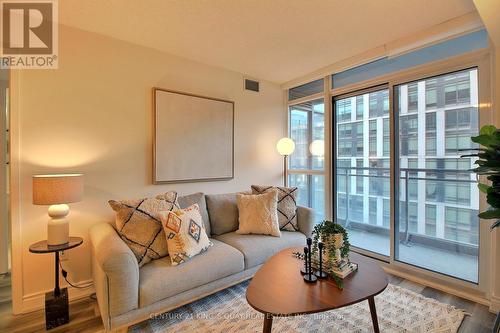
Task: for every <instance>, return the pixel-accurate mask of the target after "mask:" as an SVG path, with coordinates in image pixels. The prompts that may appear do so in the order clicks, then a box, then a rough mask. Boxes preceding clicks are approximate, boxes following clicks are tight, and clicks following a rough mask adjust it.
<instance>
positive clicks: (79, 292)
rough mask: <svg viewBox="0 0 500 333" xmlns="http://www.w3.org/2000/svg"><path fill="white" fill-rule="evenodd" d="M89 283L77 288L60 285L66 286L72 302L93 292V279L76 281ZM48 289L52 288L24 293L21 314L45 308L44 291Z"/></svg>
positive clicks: (64, 286)
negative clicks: (82, 287)
mask: <svg viewBox="0 0 500 333" xmlns="http://www.w3.org/2000/svg"><path fill="white" fill-rule="evenodd" d="M89 284H90V287H88V288H85V289H78V288H74V287H71V286H69V285H63V286H61V288H66V287H67V288H68V298H69V302H72V301H75V300H78V299H82V298H85V297H89V296H90V295H92V294H93V293H95V290H94V285H93V280H86V281H81V282H79V283H76V284H75V285H77V286H86V285H89ZM48 291H52V289H51V290H46V291H41V292H37V293H33V294H29V295H24V296H23V301H22V305H21V314H25V313H29V312H33V311H38V310H42V309H44V308H45V293H46V292H48Z"/></svg>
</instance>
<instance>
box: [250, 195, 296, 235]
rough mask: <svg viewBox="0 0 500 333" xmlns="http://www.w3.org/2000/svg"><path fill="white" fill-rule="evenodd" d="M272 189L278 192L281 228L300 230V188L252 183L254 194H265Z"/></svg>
mask: <svg viewBox="0 0 500 333" xmlns="http://www.w3.org/2000/svg"><path fill="white" fill-rule="evenodd" d="M270 191H277V192H278V219H279V224H280V230H288V231H299V227H298V225H297V194H298V192H299V191H298V188H297V187H280V186H259V185H252V193H253V194H263V193H268V192H270Z"/></svg>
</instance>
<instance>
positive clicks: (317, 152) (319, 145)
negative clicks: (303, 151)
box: [309, 140, 325, 156]
mask: <svg viewBox="0 0 500 333" xmlns="http://www.w3.org/2000/svg"><path fill="white" fill-rule="evenodd" d="M309 151H310V152H311V154H312V155H313V156H324V155H325V141H323V140H314V141H313V142H311V144H310V145H309Z"/></svg>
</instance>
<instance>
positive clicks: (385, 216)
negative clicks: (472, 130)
mask: <svg viewBox="0 0 500 333" xmlns="http://www.w3.org/2000/svg"><path fill="white" fill-rule="evenodd" d="M336 170H337V171H336V193H337V202H336V210H337V211H336V216H337V220H338V221H339V223H341V224H343V225H344V226H345V227H346V228H347V229H348V230H349V233H350V235H351V238H352V241H351V243H352V244H353V245H354V246H356V247H360V248H363V249H366V250H369V251H373V252H376V253H380V254H384V255H387V256H388V255H389V253H390V241H389V240H390V216H391V214H390V213H391V204H390V201H391V198H390V193H391V189H390V169H389V168H384V167H375V168H374V167H371V168H370V167H337V169H336ZM476 184H477V181H476V180H475V175H474V174H473V173H472V172H471V171H470V170H453V169H431V168H400V169H399V179H398V180H397V181H396V190H395V193H396V196H397V197H398V200H397V201H396V203H395V205H394V208H393V209H394V213H395V214H394V216H395V221H394V222H395V224H394V230H396V231H397V232H395V237H394V241H395V253H394V254H395V259H396V260H400V261H403V262H406V263H409V264H412V265H416V266H419V267H424V268H427V269H430V270H433V271H437V272H440V273H444V274H447V275H451V276H455V277H459V278H462V279H465V280H468V281H473V282H477V262H478V252H479V249H478V243H479V227H478V226H479V219H478V217H477V214H478V213H479V212H478V210H479V199H478V198H479V196H478V194H477V186H476ZM429 256H430V257H431V258H432V259H429ZM455 259H456V260H461V265H456V262H455V261H454V260H455ZM462 259H464V260H462ZM464 263H465V264H464ZM457 266H460V267H459V268H457Z"/></svg>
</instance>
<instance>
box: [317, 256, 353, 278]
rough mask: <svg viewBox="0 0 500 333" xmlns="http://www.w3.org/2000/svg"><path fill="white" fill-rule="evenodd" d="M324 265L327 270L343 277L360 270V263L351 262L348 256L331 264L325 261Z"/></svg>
mask: <svg viewBox="0 0 500 333" xmlns="http://www.w3.org/2000/svg"><path fill="white" fill-rule="evenodd" d="M323 267H324V268H325V272H327V273H330V274H335V275H336V276H338V277H339V278H341V279H344V278H346V277H347V276H349V274H351V273H352V272H355V271H357V270H358V264H356V263H353V262H350V261H349V259H348V258H344V259H342V260H341V261H340V262H333V263H331V264H330V263H326V265H325V263H323Z"/></svg>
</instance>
